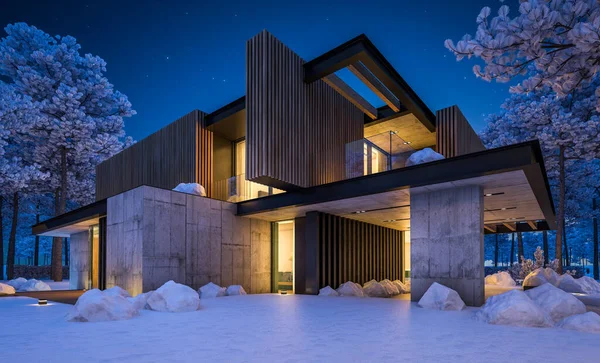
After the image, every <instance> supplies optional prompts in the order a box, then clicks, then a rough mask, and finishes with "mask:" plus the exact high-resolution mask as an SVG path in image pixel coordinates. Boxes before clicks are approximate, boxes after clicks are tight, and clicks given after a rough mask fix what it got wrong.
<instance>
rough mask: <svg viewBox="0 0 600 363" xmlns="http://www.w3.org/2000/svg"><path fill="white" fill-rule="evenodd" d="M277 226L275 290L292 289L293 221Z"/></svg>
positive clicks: (289, 290)
mask: <svg viewBox="0 0 600 363" xmlns="http://www.w3.org/2000/svg"><path fill="white" fill-rule="evenodd" d="M276 226H277V238H278V240H277V291H278V292H281V291H288V293H292V292H293V291H294V275H295V273H294V221H283V222H278V223H277V224H276Z"/></svg>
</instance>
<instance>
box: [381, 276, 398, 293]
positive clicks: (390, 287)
mask: <svg viewBox="0 0 600 363" xmlns="http://www.w3.org/2000/svg"><path fill="white" fill-rule="evenodd" d="M379 283H380V284H381V285H382V286H383V287H384V288H385V291H387V293H388V294H390V295H391V296H395V295H398V294H400V290H399V289H398V287H397V286H396V285H394V283H393V282H391V281H390V280H388V279H385V280H381V281H379Z"/></svg>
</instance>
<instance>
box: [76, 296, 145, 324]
mask: <svg viewBox="0 0 600 363" xmlns="http://www.w3.org/2000/svg"><path fill="white" fill-rule="evenodd" d="M138 314H139V312H138V309H136V308H135V306H134V305H133V304H132V303H131V302H129V301H128V300H127V299H126V298H124V297H123V296H119V295H110V294H106V293H104V292H103V291H100V290H98V289H93V290H89V291H86V292H85V293H83V295H81V296H80V297H79V299H77V303H75V306H74V307H73V309H72V310H71V312H70V313H69V314H68V315H67V321H79V322H97V321H112V320H125V319H131V318H133V317H134V316H137V315H138Z"/></svg>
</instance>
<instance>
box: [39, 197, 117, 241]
mask: <svg viewBox="0 0 600 363" xmlns="http://www.w3.org/2000/svg"><path fill="white" fill-rule="evenodd" d="M105 215H106V199H102V200H99V201H96V202H94V203H91V204H88V205H86V206H83V207H81V208H78V209H74V210H72V211H70V212H67V213H64V214H61V215H59V216H56V217H53V218H50V219H47V220H45V221H43V222H40V223H38V224H36V225H33V226H32V227H31V234H33V235H37V236H50V237H69V236H70V235H71V234H73V233H77V232H83V231H85V230H87V228H89V226H91V225H94V224H97V223H98V220H99V219H100V217H103V216H105Z"/></svg>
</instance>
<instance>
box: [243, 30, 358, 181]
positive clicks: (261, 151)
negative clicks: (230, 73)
mask: <svg viewBox="0 0 600 363" xmlns="http://www.w3.org/2000/svg"><path fill="white" fill-rule="evenodd" d="M303 64H304V60H303V59H302V58H300V57H299V56H298V55H297V54H295V53H294V52H293V51H291V50H290V49H289V48H287V47H286V46H285V45H284V44H283V43H281V42H280V41H279V40H277V39H276V38H275V37H274V36H273V35H271V34H270V33H268V32H267V31H262V32H261V33H259V34H258V35H256V36H255V37H253V38H252V39H250V40H249V41H248V42H247V44H246V67H247V70H246V107H247V108H246V110H247V118H246V175H247V178H248V179H249V180H252V181H256V182H259V183H262V184H266V185H271V186H274V187H277V188H281V189H289V188H294V187H309V186H313V185H318V184H323V183H329V182H333V181H337V180H341V179H343V178H344V177H345V167H344V166H345V147H346V144H347V143H349V142H352V141H355V140H359V139H362V138H363V129H364V126H363V124H364V114H363V112H362V111H360V110H359V109H358V108H356V107H355V106H354V105H353V104H352V103H351V102H349V101H348V100H347V99H345V98H344V97H343V96H342V95H340V94H339V93H338V92H336V91H335V90H333V89H332V88H331V87H330V86H328V85H327V84H325V83H324V82H323V81H317V82H313V83H311V84H306V83H304V69H303V67H302V65H303Z"/></svg>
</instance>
